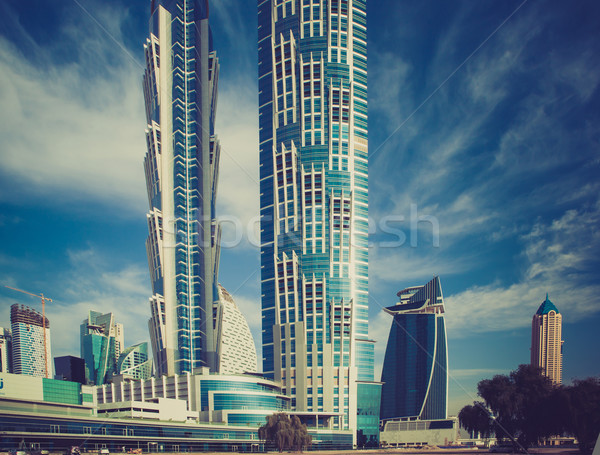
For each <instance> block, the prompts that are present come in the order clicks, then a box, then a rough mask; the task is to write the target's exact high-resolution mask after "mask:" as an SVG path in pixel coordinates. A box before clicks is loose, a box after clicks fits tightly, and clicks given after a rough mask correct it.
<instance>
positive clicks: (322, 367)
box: [258, 0, 373, 428]
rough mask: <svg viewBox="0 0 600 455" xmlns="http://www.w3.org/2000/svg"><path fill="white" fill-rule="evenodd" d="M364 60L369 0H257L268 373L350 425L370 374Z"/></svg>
mask: <svg viewBox="0 0 600 455" xmlns="http://www.w3.org/2000/svg"><path fill="white" fill-rule="evenodd" d="M366 59H367V53H366V1H364V0H294V1H292V0H259V1H258V75H259V122H260V192H261V195H260V197H261V198H260V206H261V213H260V215H261V270H262V277H261V280H262V281H261V283H262V312H263V327H262V342H263V372H264V373H265V374H266V375H268V376H270V377H272V378H274V379H276V380H281V381H282V383H283V385H284V390H286V393H288V395H290V396H291V397H292V403H293V406H294V407H295V409H297V410H308V411H312V410H314V411H330V412H340V413H343V415H344V417H343V418H342V419H340V420H339V422H338V424H339V425H340V426H341V427H344V428H348V427H351V428H355V427H356V409H357V408H356V406H357V404H356V397H357V394H356V380H357V378H358V377H359V376H360V377H361V378H366V380H372V376H373V373H372V368H373V350H372V343H371V342H370V341H369V340H368V307H367V303H368V302H367V292H368V251H367V247H368V245H367V235H368V219H367V217H368V172H367V169H368V160H367V156H368V144H367V60H366Z"/></svg>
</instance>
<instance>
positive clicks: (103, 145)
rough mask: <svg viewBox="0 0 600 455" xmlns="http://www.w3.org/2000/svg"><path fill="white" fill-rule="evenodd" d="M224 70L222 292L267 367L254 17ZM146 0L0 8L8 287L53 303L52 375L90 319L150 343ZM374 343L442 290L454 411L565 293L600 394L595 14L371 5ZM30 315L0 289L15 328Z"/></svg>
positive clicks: (487, 6) (518, 359)
mask: <svg viewBox="0 0 600 455" xmlns="http://www.w3.org/2000/svg"><path fill="white" fill-rule="evenodd" d="M210 8H211V11H210V14H211V24H212V29H213V36H214V43H215V48H216V50H217V53H218V55H219V58H220V65H221V72H220V80H219V84H220V85H219V101H218V103H219V104H218V110H217V127H216V130H217V134H218V135H219V138H220V140H221V144H222V157H221V170H220V178H219V188H218V201H219V202H218V214H219V217H220V219H221V222H222V224H223V228H224V238H223V243H224V244H223V249H222V258H221V268H220V282H221V283H222V284H223V285H224V286H225V287H226V288H227V289H228V290H229V291H230V292H231V293H232V295H233V296H234V298H235V300H236V302H237V304H238V306H239V307H240V309H241V311H242V312H243V313H244V315H245V316H246V318H247V320H248V322H249V324H250V327H251V330H252V333H253V335H254V337H255V342H256V344H257V348H258V349H259V352H260V320H261V319H260V273H259V248H258V236H257V232H256V223H257V219H258V212H259V208H258V197H259V185H258V95H257V68H256V65H257V45H256V5H255V3H254V2H252V1H250V0H248V1H244V0H213V1H212V2H211V3H210ZM149 9H150V2H149V1H147V0H127V1H125V0H103V1H98V0H64V1H62V2H46V1H44V0H24V1H23V0H5V1H3V2H0V100H1V102H0V155H1V159H0V236H1V238H2V247H1V248H0V285H2V286H12V287H17V288H20V289H24V290H26V291H29V292H32V293H35V294H39V293H44V294H45V295H46V296H48V297H50V298H52V299H53V302H52V303H49V304H48V305H47V308H46V310H47V315H48V318H49V320H50V326H51V341H52V354H53V356H59V355H68V354H70V355H79V339H78V338H79V324H80V323H81V321H82V320H83V319H84V318H85V317H86V316H87V312H88V311H89V310H90V309H93V310H96V311H102V312H109V311H112V312H114V313H115V316H116V319H117V321H119V322H122V323H123V324H124V327H125V343H126V345H132V344H135V343H138V342H142V341H148V340H149V335H148V328H147V320H148V318H149V317H150V307H149V304H148V297H149V296H150V292H151V291H150V282H149V274H148V267H147V261H146V252H145V244H144V243H145V239H146V237H147V225H146V216H145V215H146V212H147V210H148V201H147V197H146V189H145V181H144V173H143V158H144V155H145V139H144V128H145V117H144V106H143V94H142V83H141V81H142V74H143V68H144V62H143V43H144V42H145V40H146V37H147V35H148V16H149ZM367 17H368V71H369V150H370V151H369V156H370V158H369V160H370V161H369V216H370V234H371V235H370V250H369V278H370V279H369V291H370V304H369V305H370V308H369V318H370V336H371V337H372V338H373V339H375V340H376V341H377V344H376V378H377V379H379V375H380V370H381V362H382V359H383V354H384V351H385V345H386V341H387V334H388V332H389V328H390V324H391V317H390V316H389V315H387V314H385V313H383V311H382V308H383V307H385V306H390V305H393V304H394V303H395V302H396V301H397V297H396V295H395V294H396V293H397V292H398V291H399V290H401V289H404V288H406V287H408V286H413V285H421V284H425V283H426V282H427V281H429V280H430V279H431V277H432V276H433V275H434V274H435V275H439V276H440V279H441V283H442V288H443V292H444V299H445V303H446V320H447V328H448V349H449V376H450V380H449V382H450V389H449V390H450V392H449V411H450V412H451V413H453V414H456V413H457V412H458V411H459V410H460V408H461V407H462V406H464V405H466V404H469V403H471V402H472V401H473V400H475V399H477V390H476V385H477V382H478V381H480V380H481V379H486V378H491V377H492V376H493V375H495V374H506V373H508V372H510V371H511V370H513V369H515V368H516V367H517V366H518V365H519V364H522V363H528V362H529V355H530V354H529V352H530V350H529V348H530V344H531V318H532V315H533V314H534V313H535V311H536V310H537V308H538V306H539V305H540V304H541V302H542V301H543V300H544V299H545V296H546V293H549V296H550V300H552V301H553V302H554V303H555V305H556V306H557V307H558V309H559V311H560V312H561V313H562V315H563V339H564V340H565V344H564V350H563V353H564V361H563V376H564V382H565V383H569V382H570V381H572V380H573V379H575V378H585V377H589V376H599V375H600V351H599V350H598V349H597V347H598V339H597V335H595V334H596V333H597V327H598V325H599V324H600V297H599V296H600V259H599V253H600V232H599V230H598V228H599V226H600V197H599V195H600V178H599V171H600V121H599V120H600V91H599V90H598V85H599V82H600V29H599V28H598V27H597V24H598V23H599V22H600V4H598V2H594V1H593V0H582V1H580V2H563V1H559V0H548V1H545V2H541V1H539V0H525V1H523V0H518V1H513V0H503V1H497V0H481V1H479V2H470V1H460V0H451V1H448V2H433V1H421V0H378V1H375V0H369V2H368V13H367ZM13 303H23V304H26V305H30V306H33V307H37V308H38V309H39V307H40V303H39V301H38V300H36V299H35V298H33V297H29V296H26V295H23V294H19V293H17V292H15V291H12V290H9V289H6V288H5V287H0V326H3V327H9V326H10V316H9V308H10V305H11V304H13Z"/></svg>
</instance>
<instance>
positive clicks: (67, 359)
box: [54, 355, 87, 384]
mask: <svg viewBox="0 0 600 455" xmlns="http://www.w3.org/2000/svg"><path fill="white" fill-rule="evenodd" d="M54 377H55V379H61V380H63V381H72V382H78V383H79V384H87V380H86V377H85V361H84V360H83V359H82V358H81V357H75V356H72V355H65V356H62V357H54Z"/></svg>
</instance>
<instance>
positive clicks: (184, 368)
mask: <svg viewBox="0 0 600 455" xmlns="http://www.w3.org/2000/svg"><path fill="white" fill-rule="evenodd" d="M208 13H209V9H208V2H207V1H202V0H155V1H153V2H152V5H151V17H150V36H149V38H148V39H147V40H146V44H145V45H144V51H145V56H146V70H145V73H144V98H145V103H146V122H147V128H146V143H147V153H146V157H145V160H144V167H145V171H146V185H147V191H148V201H149V213H148V215H147V220H148V229H149V236H148V239H147V241H146V250H147V253H148V263H149V266H150V278H151V283H152V297H151V298H150V306H151V315H152V316H151V319H150V321H149V329H150V339H151V343H152V350H153V352H154V364H155V368H156V373H157V374H158V375H163V374H169V375H173V374H180V373H185V372H192V371H193V370H194V369H195V368H199V367H203V366H206V367H209V368H211V369H212V370H213V371H216V370H217V369H218V365H217V362H218V360H217V353H216V347H215V336H214V330H215V327H214V306H215V303H216V301H217V299H218V290H217V274H218V268H219V237H220V230H219V226H218V224H217V223H216V215H215V205H216V192H217V179H218V169H219V154H220V145H219V141H218V139H217V137H216V135H215V131H214V125H215V115H216V104H217V82H218V78H219V62H218V59H217V56H216V53H215V51H214V50H213V44H212V35H211V30H210V27H209V21H208Z"/></svg>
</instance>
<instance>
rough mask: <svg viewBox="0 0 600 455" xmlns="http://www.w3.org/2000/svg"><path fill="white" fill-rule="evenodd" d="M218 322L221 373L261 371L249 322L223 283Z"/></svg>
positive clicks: (218, 351) (217, 339)
mask: <svg viewBox="0 0 600 455" xmlns="http://www.w3.org/2000/svg"><path fill="white" fill-rule="evenodd" d="M215 323H216V331H215V336H216V347H217V353H218V365H219V373H222V374H237V373H254V372H256V371H258V358H257V356H256V346H255V345H254V338H252V333H251V332H250V327H249V326H248V322H247V321H246V318H245V317H244V315H243V314H242V312H241V311H240V309H239V308H238V307H237V305H236V304H235V301H234V300H233V297H232V296H231V294H229V292H227V290H226V289H225V288H224V287H223V286H221V285H219V305H218V308H217V314H216V321H215Z"/></svg>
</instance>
